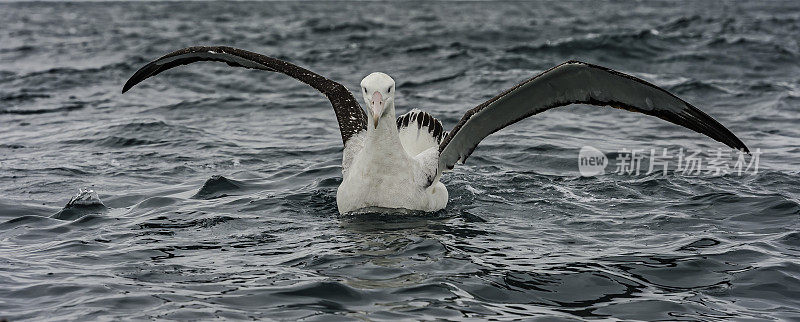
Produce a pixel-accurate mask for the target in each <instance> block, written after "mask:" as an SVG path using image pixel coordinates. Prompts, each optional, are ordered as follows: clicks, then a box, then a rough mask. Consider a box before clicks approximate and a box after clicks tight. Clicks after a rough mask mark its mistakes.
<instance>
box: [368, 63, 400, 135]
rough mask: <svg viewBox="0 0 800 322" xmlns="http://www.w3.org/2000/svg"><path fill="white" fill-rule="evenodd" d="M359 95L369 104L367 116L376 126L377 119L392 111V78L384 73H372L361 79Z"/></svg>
mask: <svg viewBox="0 0 800 322" xmlns="http://www.w3.org/2000/svg"><path fill="white" fill-rule="evenodd" d="M361 95H363V96H364V102H366V103H367V106H369V113H368V114H369V118H370V119H371V121H372V126H374V127H376V128H377V127H378V121H379V120H380V119H381V118H382V117H383V116H384V115H388V114H393V113H389V112H394V79H392V78H391V77H389V75H386V74H384V73H379V72H376V73H372V74H369V75H368V76H367V77H364V79H362V80H361Z"/></svg>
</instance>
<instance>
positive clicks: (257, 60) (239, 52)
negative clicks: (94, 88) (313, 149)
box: [122, 46, 367, 143]
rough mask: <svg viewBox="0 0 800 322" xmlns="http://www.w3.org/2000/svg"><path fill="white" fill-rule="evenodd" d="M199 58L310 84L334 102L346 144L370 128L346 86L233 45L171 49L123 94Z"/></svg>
mask: <svg viewBox="0 0 800 322" xmlns="http://www.w3.org/2000/svg"><path fill="white" fill-rule="evenodd" d="M199 61H218V62H223V63H226V64H228V65H230V66H233V67H244V68H252V69H260V70H266V71H270V72H278V73H283V74H286V75H289V76H291V77H294V78H295V79H297V80H299V81H301V82H303V83H306V84H308V85H311V87H313V88H315V89H316V90H318V91H320V92H322V94H325V96H326V97H328V100H330V101H331V105H333V111H334V113H335V114H336V120H337V121H339V131H340V132H341V134H342V142H343V143H347V140H349V139H350V137H352V136H353V135H354V134H356V133H358V132H360V131H364V130H366V129H367V115H366V114H365V113H364V110H363V109H362V108H361V106H360V105H359V104H358V101H356V100H355V98H353V94H351V93H350V91H348V90H347V88H345V87H344V85H342V84H339V83H337V82H334V81H332V80H330V79H327V78H325V77H322V76H320V75H318V74H316V73H314V72H312V71H309V70H307V69H305V68H302V67H300V66H297V65H295V64H292V63H289V62H286V61H283V60H280V59H277V58H272V57H269V56H265V55H261V54H257V53H254V52H250V51H247V50H243V49H238V48H232V47H225V46H214V47H208V46H198V47H189V48H184V49H181V50H178V51H174V52H171V53H169V54H167V55H166V56H164V57H161V58H159V59H156V60H154V61H152V62H150V63H148V64H147V65H145V66H144V67H142V68H140V69H139V70H138V71H136V73H135V74H133V76H131V78H130V79H128V82H126V83H125V86H124V87H123V88H122V93H125V92H127V91H128V90H129V89H131V87H133V86H134V85H136V84H138V83H140V82H141V81H143V80H145V79H147V78H148V77H151V76H155V75H158V74H159V73H161V72H163V71H165V70H167V69H170V68H173V67H177V66H181V65H187V64H191V63H194V62H199Z"/></svg>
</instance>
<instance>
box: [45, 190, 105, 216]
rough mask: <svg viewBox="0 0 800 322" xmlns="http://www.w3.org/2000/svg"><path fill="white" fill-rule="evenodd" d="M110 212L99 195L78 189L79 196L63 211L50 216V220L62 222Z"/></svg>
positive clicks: (68, 203)
mask: <svg viewBox="0 0 800 322" xmlns="http://www.w3.org/2000/svg"><path fill="white" fill-rule="evenodd" d="M106 210H108V208H107V207H106V205H104V204H103V202H102V201H101V200H100V197H98V196H97V193H96V192H94V191H93V190H90V189H85V188H81V189H78V194H77V195H75V196H74V197H72V198H71V199H70V200H69V202H67V205H66V206H64V208H63V209H61V211H59V212H57V213H56V214H54V215H52V216H50V218H55V219H61V220H74V219H77V218H80V217H82V216H84V215H88V214H97V213H102V212H105V211H106Z"/></svg>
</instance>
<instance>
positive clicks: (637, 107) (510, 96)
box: [438, 61, 749, 173]
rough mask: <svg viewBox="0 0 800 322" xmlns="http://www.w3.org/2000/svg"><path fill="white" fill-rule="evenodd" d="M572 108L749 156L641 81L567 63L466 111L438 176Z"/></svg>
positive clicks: (444, 146) (698, 115) (444, 149)
mask: <svg viewBox="0 0 800 322" xmlns="http://www.w3.org/2000/svg"><path fill="white" fill-rule="evenodd" d="M570 104H589V105H598V106H611V107H614V108H619V109H623V110H627V111H631V112H639V113H644V114H647V115H652V116H655V117H658V118H660V119H662V120H665V121H667V122H670V123H673V124H677V125H680V126H683V127H686V128H688V129H690V130H693V131H695V132H698V133H702V134H705V135H707V136H709V137H711V138H712V139H714V140H717V141H719V142H722V143H724V144H725V145H727V146H729V147H731V148H734V149H740V150H743V151H745V152H749V150H748V149H747V146H745V145H744V143H742V141H741V140H739V138H737V137H736V136H735V135H734V134H733V133H731V131H729V130H728V129H726V128H725V127H724V126H722V124H719V122H717V121H716V120H714V119H713V118H711V116H708V115H707V114H706V113H703V112H702V111H700V110H699V109H697V108H696V107H694V106H692V105H691V104H689V103H687V102H685V101H684V100H682V99H680V98H678V97H676V96H675V95H672V94H670V93H669V92H667V91H666V90H664V89H661V88H659V87H657V86H655V85H653V84H650V83H648V82H646V81H644V80H641V79H639V78H636V77H633V76H630V75H627V74H623V73H620V72H618V71H615V70H611V69H608V68H605V67H601V66H597V65H592V64H587V63H584V62H579V61H568V62H565V63H563V64H561V65H558V66H556V67H553V68H551V69H550V70H547V71H545V72H544V73H541V74H539V75H537V76H534V77H533V78H530V79H528V80H526V81H524V82H522V83H520V84H519V85H517V86H514V87H512V88H511V89H509V90H507V91H505V92H503V93H501V94H500V95H497V96H495V97H493V98H492V99H490V100H488V101H486V102H484V103H483V104H481V105H478V106H477V107H475V108H473V109H471V110H469V111H467V113H466V114H465V115H464V116H463V117H462V118H461V121H459V122H458V124H456V126H455V127H454V128H453V130H452V131H450V132H449V133H448V134H447V136H446V137H445V138H444V140H442V143H441V144H440V145H439V166H438V168H439V173H441V172H442V171H444V170H449V169H452V168H453V167H454V166H455V164H456V162H461V163H463V162H464V161H465V160H466V159H467V157H469V155H470V154H472V151H473V150H475V148H476V147H477V146H478V143H480V142H481V140H483V138H485V137H486V136H488V135H489V134H492V133H494V132H496V131H499V130H500V129H502V128H504V127H506V126H508V125H511V124H513V123H516V122H517V121H519V120H522V119H524V118H526V117H528V116H531V115H534V114H538V113H541V112H544V111H546V110H549V109H551V108H555V107H559V106H566V105H570Z"/></svg>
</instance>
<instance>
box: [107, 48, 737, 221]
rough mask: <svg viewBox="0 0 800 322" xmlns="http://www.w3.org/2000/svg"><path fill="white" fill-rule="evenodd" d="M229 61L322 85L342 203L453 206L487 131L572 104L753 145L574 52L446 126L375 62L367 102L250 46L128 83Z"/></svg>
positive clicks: (194, 53)
mask: <svg viewBox="0 0 800 322" xmlns="http://www.w3.org/2000/svg"><path fill="white" fill-rule="evenodd" d="M202 61H216V62H224V63H227V64H228V65H230V66H234V67H244V68H250V69H259V70H265V71H270V72H277V73H282V74H285V75H288V76H291V77H293V78H295V79H297V80H299V81H301V82H303V83H306V84H308V85H310V86H311V87H313V88H314V89H316V90H318V91H320V92H321V93H322V94H324V95H325V96H326V97H327V98H328V100H330V103H331V105H332V106H333V111H334V114H335V115H336V120H337V122H338V123H339V130H340V133H341V135H342V144H343V145H344V147H343V150H342V183H341V185H339V188H338V190H337V193H336V204H337V206H338V209H339V212H340V213H350V212H358V211H360V210H364V209H375V208H379V209H402V210H415V211H425V212H433V211H437V210H440V209H443V208H444V207H445V206H447V200H448V194H447V188H446V187H445V186H444V184H442V183H441V182H440V181H439V179H440V178H441V176H442V173H443V172H445V171H448V170H451V169H453V167H454V166H455V165H456V164H457V163H464V161H466V159H467V158H468V157H469V156H470V154H472V152H473V151H474V150H475V148H476V147H477V146H478V144H479V143H480V142H481V140H483V139H484V138H486V137H487V136H488V135H490V134H492V133H494V132H497V131H499V130H501V129H503V128H505V127H506V126H509V125H511V124H514V123H516V122H518V121H520V120H522V119H525V118H527V117H529V116H532V115H536V114H539V113H541V112H544V111H547V110H549V109H552V108H556V107H560V106H567V105H571V104H586V105H594V106H608V107H613V108H619V109H623V110H626V111H631V112H638V113H643V114H647V115H651V116H655V117H658V118H660V119H662V120H665V121H667V122H670V123H673V124H677V125H680V126H683V127H685V128H688V129H690V130H693V131H695V132H698V133H702V134H705V135H706V136H708V137H710V138H712V139H714V140H717V141H719V142H721V143H723V144H725V145H727V146H729V147H731V148H733V149H737V150H741V151H744V152H748V153H749V150H748V148H747V147H746V146H745V144H744V143H742V141H741V140H739V138H737V137H736V136H735V135H734V134H733V133H731V131H730V130H728V129H727V128H725V127H724V126H723V125H722V124H720V123H719V122H717V121H716V120H714V119H713V118H712V117H711V116H709V115H708V114H706V113H704V112H702V111H701V110H699V109H698V108H696V107H694V106H692V105H691V104H689V103H687V102H686V101H684V100H682V99H680V98H678V97H677V96H675V95H673V94H671V93H669V92H667V91H666V90H664V89H662V88H659V87H658V86H655V85H653V84H651V83H648V82H646V81H644V80H641V79H639V78H636V77H634V76H631V75H627V74H624V73H621V72H618V71H615V70H612V69H609V68H605V67H602V66H597V65H593V64H589V63H585V62H580V61H575V60H570V61H567V62H564V63H562V64H560V65H557V66H555V67H553V68H551V69H548V70H546V71H544V72H542V73H541V74H538V75H536V76H533V77H531V78H529V79H527V80H524V81H523V82H521V83H519V84H518V85H516V86H514V87H511V88H509V89H508V90H506V91H504V92H502V93H500V94H498V95H497V96H495V97H492V98H491V99H489V100H488V101H486V102H483V103H482V104H480V105H478V106H476V107H474V108H472V109H470V110H468V111H467V112H466V113H465V114H464V116H463V117H462V118H461V120H460V121H459V122H458V123H457V124H456V125H455V127H453V129H452V130H450V131H449V132H446V131H444V129H443V127H442V123H441V122H440V121H439V120H438V119H436V118H435V117H433V116H431V115H430V114H428V113H426V112H424V111H421V110H418V109H413V110H411V111H409V112H407V113H405V114H403V115H401V116H400V117H397V116H396V110H395V104H394V99H395V95H396V93H397V90H396V89H395V82H394V80H393V79H392V78H391V77H390V76H389V75H387V74H384V73H380V72H375V73H372V74H369V75H368V76H366V77H364V79H363V80H362V81H361V86H360V88H359V92H361V96H362V98H363V100H364V103H365V104H366V105H367V109H366V111H365V109H362V107H361V105H360V104H359V103H358V101H357V100H356V99H355V98H354V97H353V94H352V93H351V92H350V91H349V90H348V89H347V88H346V87H345V86H344V85H342V84H340V83H338V82H335V81H333V80H330V79H328V78H325V77H323V76H321V75H319V74H316V73H314V72H312V71H310V70H308V69H305V68H303V67H300V66H297V65H295V64H292V63H290V62H287V61H284V60H280V59H277V58H273V57H269V56H265V55H262V54H258V53H254V52H250V51H247V50H243V49H238V48H232V47H225V46H213V47H211V46H198V47H189V48H184V49H180V50H177V51H174V52H172V53H169V54H167V55H165V56H163V57H161V58H158V59H156V60H154V61H152V62H150V63H148V64H147V65H145V66H143V67H142V68H140V69H139V70H138V71H136V73H135V74H134V75H133V76H132V77H131V78H130V79H129V80H128V81H127V82H126V83H125V85H124V87H123V88H122V93H125V92H127V91H128V90H129V89H131V87H133V86H134V85H136V84H138V83H140V82H141V81H143V80H145V79H147V78H149V77H152V76H155V75H157V74H159V73H161V72H163V71H165V70H168V69H170V68H173V67H177V66H181V65H186V64H190V63H194V62H202Z"/></svg>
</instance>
